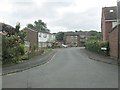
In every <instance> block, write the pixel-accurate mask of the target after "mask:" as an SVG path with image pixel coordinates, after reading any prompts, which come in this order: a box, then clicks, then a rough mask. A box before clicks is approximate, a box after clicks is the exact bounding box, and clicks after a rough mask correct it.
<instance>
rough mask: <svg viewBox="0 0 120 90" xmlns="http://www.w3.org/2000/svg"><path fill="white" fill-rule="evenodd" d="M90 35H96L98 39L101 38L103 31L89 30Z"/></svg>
mask: <svg viewBox="0 0 120 90" xmlns="http://www.w3.org/2000/svg"><path fill="white" fill-rule="evenodd" d="M88 35H89V36H90V37H94V38H96V39H100V38H101V32H97V31H93V30H91V31H89V32H88Z"/></svg>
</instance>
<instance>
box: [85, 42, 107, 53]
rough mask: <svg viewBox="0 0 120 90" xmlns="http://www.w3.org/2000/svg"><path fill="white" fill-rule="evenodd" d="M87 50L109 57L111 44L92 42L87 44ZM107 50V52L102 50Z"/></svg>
mask: <svg viewBox="0 0 120 90" xmlns="http://www.w3.org/2000/svg"><path fill="white" fill-rule="evenodd" d="M85 47H86V49H88V50H90V51H93V52H96V53H99V54H102V55H109V43H108V41H99V40H90V41H87V42H86V43H85ZM102 47H104V48H107V50H106V51H105V50H101V48H102Z"/></svg>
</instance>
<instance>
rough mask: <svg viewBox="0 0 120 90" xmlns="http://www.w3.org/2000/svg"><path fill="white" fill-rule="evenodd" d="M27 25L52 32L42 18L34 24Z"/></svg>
mask: <svg viewBox="0 0 120 90" xmlns="http://www.w3.org/2000/svg"><path fill="white" fill-rule="evenodd" d="M27 27H28V28H31V29H34V30H36V31H45V32H50V30H49V29H47V25H46V23H44V22H43V21H42V20H38V21H34V24H28V25H27Z"/></svg>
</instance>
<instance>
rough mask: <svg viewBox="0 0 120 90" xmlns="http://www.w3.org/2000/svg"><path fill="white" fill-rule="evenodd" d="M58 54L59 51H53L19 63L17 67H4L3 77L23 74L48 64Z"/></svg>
mask: <svg viewBox="0 0 120 90" xmlns="http://www.w3.org/2000/svg"><path fill="white" fill-rule="evenodd" d="M56 52H57V49H56V50H53V51H52V52H49V53H45V54H42V55H39V56H35V57H33V58H31V59H29V60H26V61H25V62H22V63H19V64H15V65H14V64H8V65H5V66H2V75H7V74H11V73H16V72H21V71H24V70H27V69H30V68H33V67H36V66H39V65H42V64H44V63H46V62H48V61H49V60H50V59H51V58H52V56H53V55H54V54H55V53H56Z"/></svg>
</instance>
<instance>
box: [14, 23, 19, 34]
mask: <svg viewBox="0 0 120 90" xmlns="http://www.w3.org/2000/svg"><path fill="white" fill-rule="evenodd" d="M19 29H20V23H19V22H18V23H17V24H16V26H15V30H16V32H17V33H19Z"/></svg>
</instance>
